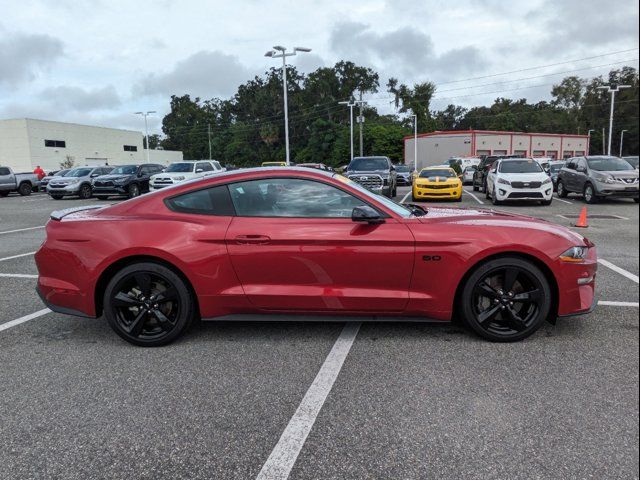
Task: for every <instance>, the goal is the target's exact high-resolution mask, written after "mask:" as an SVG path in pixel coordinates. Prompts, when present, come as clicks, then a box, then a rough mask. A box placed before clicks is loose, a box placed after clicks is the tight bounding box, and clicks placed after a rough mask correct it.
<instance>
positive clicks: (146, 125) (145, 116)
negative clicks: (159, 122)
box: [135, 110, 156, 163]
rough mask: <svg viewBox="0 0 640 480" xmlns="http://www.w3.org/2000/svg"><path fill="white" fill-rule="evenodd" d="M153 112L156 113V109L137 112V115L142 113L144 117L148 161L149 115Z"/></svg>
mask: <svg viewBox="0 0 640 480" xmlns="http://www.w3.org/2000/svg"><path fill="white" fill-rule="evenodd" d="M152 113H156V111H155V110H149V111H148V112H135V115H142V116H143V117H144V137H145V139H146V140H145V141H146V143H147V163H149V125H148V124H147V117H148V116H149V115H151V114H152Z"/></svg>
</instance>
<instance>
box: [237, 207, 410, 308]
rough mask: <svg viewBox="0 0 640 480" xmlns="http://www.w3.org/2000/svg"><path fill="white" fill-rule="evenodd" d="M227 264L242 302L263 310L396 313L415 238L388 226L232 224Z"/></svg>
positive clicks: (243, 220) (311, 221)
mask: <svg viewBox="0 0 640 480" xmlns="http://www.w3.org/2000/svg"><path fill="white" fill-rule="evenodd" d="M226 243H227V248H228V251H229V255H230V257H231V262H232V264H233V267H234V269H235V271H236V274H237V275H238V278H239V280H240V282H241V284H242V285H243V288H244V291H245V293H246V295H247V297H248V298H249V300H250V301H251V302H252V303H253V304H254V305H255V306H257V307H259V308H262V309H267V310H309V311H350V312H375V311H377V312H399V311H402V310H403V309H404V308H405V307H406V304H407V301H408V296H409V293H408V292H409V285H410V280H411V274H412V270H413V263H414V249H415V247H414V239H413V235H412V233H411V232H410V230H409V229H408V228H407V226H406V225H404V224H402V223H399V222H398V221H396V220H394V219H387V221H386V222H385V223H383V224H379V225H368V224H359V223H354V222H352V221H351V219H343V218H336V219H331V218H273V217H271V218H255V217H253V218H248V217H235V218H234V219H233V221H232V223H231V225H230V227H229V230H228V231H227V235H226Z"/></svg>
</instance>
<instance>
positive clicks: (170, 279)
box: [104, 263, 195, 347]
mask: <svg viewBox="0 0 640 480" xmlns="http://www.w3.org/2000/svg"><path fill="white" fill-rule="evenodd" d="M104 315H105V317H106V318H107V321H108V322H109V325H110V326H111V328H112V329H113V330H114V331H115V332H116V333H117V334H118V335H120V336H121V337H122V338H123V339H125V340H126V341H127V342H130V343H133V344H134V345H140V346H144V347H158V346H161V345H166V344H167V343H170V342H172V341H173V340H175V339H176V338H178V337H179V336H180V335H182V334H183V333H184V332H185V331H186V330H187V328H189V326H190V325H191V323H192V322H193V319H194V317H195V309H194V299H193V298H192V294H191V292H190V290H189V288H188V287H187V285H186V284H185V282H184V281H183V280H182V279H181V278H180V277H179V276H178V275H177V274H176V273H175V272H173V271H172V270H170V269H169V268H167V267H165V266H163V265H159V264H156V263H137V264H134V265H130V266H128V267H125V268H124V269H122V270H120V272H118V273H117V274H116V275H115V276H114V277H113V278H112V279H111V281H110V282H109V285H108V286H107V288H106V290H105V293H104Z"/></svg>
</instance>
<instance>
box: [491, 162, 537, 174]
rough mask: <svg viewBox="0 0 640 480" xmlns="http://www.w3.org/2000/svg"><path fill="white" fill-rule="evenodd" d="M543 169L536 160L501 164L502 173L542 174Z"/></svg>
mask: <svg viewBox="0 0 640 480" xmlns="http://www.w3.org/2000/svg"><path fill="white" fill-rule="evenodd" d="M540 172H542V167H541V166H540V164H539V163H538V162H537V161H535V160H509V161H506V162H500V173H540Z"/></svg>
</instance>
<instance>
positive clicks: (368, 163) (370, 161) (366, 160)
mask: <svg viewBox="0 0 640 480" xmlns="http://www.w3.org/2000/svg"><path fill="white" fill-rule="evenodd" d="M347 169H348V170H356V171H357V170H360V171H373V170H388V169H389V160H387V159H386V158H385V157H356V158H354V159H353V160H352V161H351V163H350V164H349V167H348V168H347Z"/></svg>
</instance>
